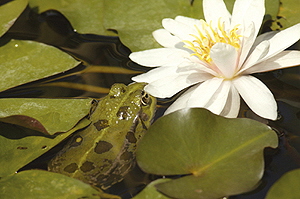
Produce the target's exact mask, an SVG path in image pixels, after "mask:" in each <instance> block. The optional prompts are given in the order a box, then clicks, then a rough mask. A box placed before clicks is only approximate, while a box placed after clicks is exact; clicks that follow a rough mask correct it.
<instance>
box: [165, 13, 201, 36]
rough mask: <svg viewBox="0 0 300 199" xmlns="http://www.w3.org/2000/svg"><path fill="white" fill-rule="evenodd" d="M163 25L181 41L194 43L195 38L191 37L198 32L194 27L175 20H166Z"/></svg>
mask: <svg viewBox="0 0 300 199" xmlns="http://www.w3.org/2000/svg"><path fill="white" fill-rule="evenodd" d="M162 25H163V27H164V28H165V29H166V30H167V31H169V32H170V33H171V34H173V35H175V36H177V37H178V38H179V39H181V40H189V41H193V40H194V39H195V38H194V37H193V36H191V34H197V31H196V29H195V28H194V27H191V26H189V25H186V24H184V23H181V22H179V21H176V20H174V19H170V18H165V19H163V20H162Z"/></svg>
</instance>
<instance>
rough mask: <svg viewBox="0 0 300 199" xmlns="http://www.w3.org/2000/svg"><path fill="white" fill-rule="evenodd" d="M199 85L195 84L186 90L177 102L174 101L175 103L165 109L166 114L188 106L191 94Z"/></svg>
mask: <svg viewBox="0 0 300 199" xmlns="http://www.w3.org/2000/svg"><path fill="white" fill-rule="evenodd" d="M198 86H199V85H195V86H193V87H191V88H189V89H188V90H187V91H185V92H184V93H183V94H182V95H181V96H180V97H179V98H178V99H177V100H176V101H175V102H173V104H171V106H169V108H168V109H167V110H166V111H165V113H164V115H167V114H169V113H172V112H174V111H177V110H180V109H184V108H188V107H187V102H188V99H189V98H190V96H191V94H193V92H194V91H195V89H196V88H198Z"/></svg>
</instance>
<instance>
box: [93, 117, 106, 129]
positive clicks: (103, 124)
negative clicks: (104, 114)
mask: <svg viewBox="0 0 300 199" xmlns="http://www.w3.org/2000/svg"><path fill="white" fill-rule="evenodd" d="M94 126H95V127H96V129H97V130H98V131H101V130H102V129H105V128H107V127H109V124H108V120H105V119H104V120H98V121H97V122H95V123H94Z"/></svg>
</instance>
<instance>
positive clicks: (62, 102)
mask: <svg viewBox="0 0 300 199" xmlns="http://www.w3.org/2000/svg"><path fill="white" fill-rule="evenodd" d="M91 101H92V99H41V98H22V99H21V98H17V99H15V98H4V99H0V121H2V122H7V123H11V124H16V125H20V126H23V127H26V128H29V129H32V130H36V131H40V132H42V133H45V134H49V135H53V134H54V133H57V132H66V131H68V130H70V129H71V128H72V127H74V126H75V125H76V123H77V122H78V121H79V120H80V119H82V118H83V117H84V116H86V115H87V114H88V113H89V111H90V108H91Z"/></svg>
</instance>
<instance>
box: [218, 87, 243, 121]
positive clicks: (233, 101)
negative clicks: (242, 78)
mask: <svg viewBox="0 0 300 199" xmlns="http://www.w3.org/2000/svg"><path fill="white" fill-rule="evenodd" d="M239 110H240V95H239V93H238V91H237V90H236V88H235V87H234V86H233V85H232V84H231V86H230V90H229V94H228V98H227V101H226V104H225V106H224V109H223V110H222V112H221V113H220V115H222V116H224V117H228V118H236V117H237V116H238V114H239Z"/></svg>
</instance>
